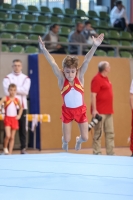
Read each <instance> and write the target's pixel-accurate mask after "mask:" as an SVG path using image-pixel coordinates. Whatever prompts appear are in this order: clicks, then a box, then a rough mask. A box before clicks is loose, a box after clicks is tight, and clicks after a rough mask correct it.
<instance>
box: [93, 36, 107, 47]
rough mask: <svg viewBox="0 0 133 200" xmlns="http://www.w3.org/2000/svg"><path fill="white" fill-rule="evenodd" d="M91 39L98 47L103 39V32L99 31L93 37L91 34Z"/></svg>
mask: <svg viewBox="0 0 133 200" xmlns="http://www.w3.org/2000/svg"><path fill="white" fill-rule="evenodd" d="M92 39H93V44H94V45H95V46H96V47H98V46H99V45H100V44H101V43H102V41H103V39H104V34H103V33H101V34H100V35H99V36H98V37H97V38H95V37H94V36H92Z"/></svg>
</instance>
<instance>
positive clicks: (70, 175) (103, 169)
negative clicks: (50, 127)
mask: <svg viewBox="0 0 133 200" xmlns="http://www.w3.org/2000/svg"><path fill="white" fill-rule="evenodd" d="M0 200H133V158H131V157H119V156H93V155H87V154H69V153H56V154H31V155H30V154H29V155H28V154H27V155H12V156H4V155H2V156H0Z"/></svg>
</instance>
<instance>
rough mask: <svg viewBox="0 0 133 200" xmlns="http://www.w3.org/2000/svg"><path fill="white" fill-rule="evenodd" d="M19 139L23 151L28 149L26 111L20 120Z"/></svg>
mask: <svg viewBox="0 0 133 200" xmlns="http://www.w3.org/2000/svg"><path fill="white" fill-rule="evenodd" d="M19 139H20V144H21V147H20V148H21V150H22V149H24V148H26V110H23V113H22V116H21V118H20V120H19Z"/></svg>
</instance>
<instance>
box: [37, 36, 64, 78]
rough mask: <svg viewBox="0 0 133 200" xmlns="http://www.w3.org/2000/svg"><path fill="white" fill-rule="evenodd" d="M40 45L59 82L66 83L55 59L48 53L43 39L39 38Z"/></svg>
mask: <svg viewBox="0 0 133 200" xmlns="http://www.w3.org/2000/svg"><path fill="white" fill-rule="evenodd" d="M39 45H40V48H41V50H42V52H43V54H44V56H45V58H46V59H47V61H48V62H49V64H50V65H51V67H52V70H53V72H54V74H55V76H56V77H57V78H58V80H59V81H62V82H63V81H64V76H63V73H62V71H61V70H60V69H59V67H58V65H57V64H56V62H55V60H54V58H53V57H52V56H51V55H50V53H49V52H48V51H47V49H46V48H45V45H44V43H43V42H42V39H41V37H40V36H39Z"/></svg>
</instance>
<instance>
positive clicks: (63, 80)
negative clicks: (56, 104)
mask: <svg viewBox="0 0 133 200" xmlns="http://www.w3.org/2000/svg"><path fill="white" fill-rule="evenodd" d="M92 38H93V46H92V48H91V49H90V51H89V52H88V53H87V54H86V56H85V58H84V62H83V64H82V66H81V67H80V68H78V58H77V57H75V56H66V57H65V58H64V60H63V62H62V67H63V70H60V69H59V67H58V66H57V64H56V62H55V60H54V58H53V57H52V56H51V55H50V53H49V52H48V51H47V49H46V48H45V45H44V43H43V42H42V39H41V37H40V36H39V45H40V49H41V50H42V52H43V54H44V56H45V57H46V59H47V61H48V62H49V64H50V65H51V67H52V70H53V72H54V74H55V76H56V77H57V79H58V86H59V89H60V90H61V94H62V97H63V102H64V104H63V106H62V117H61V118H62V131H63V137H62V148H63V149H64V150H66V151H68V142H69V141H70V138H71V126H72V121H73V120H75V121H76V122H77V123H78V125H79V129H80V136H79V137H76V145H75V149H76V150H79V149H81V143H82V142H85V141H87V140H88V120H87V117H86V110H87V109H86V105H85V104H84V88H83V87H84V74H85V72H86V70H87V68H88V64H89V62H90V60H91V58H92V57H93V55H94V53H95V51H96V49H97V47H98V46H99V45H100V44H101V43H102V41H103V39H104V34H100V35H99V36H98V37H97V38H94V37H92Z"/></svg>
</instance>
